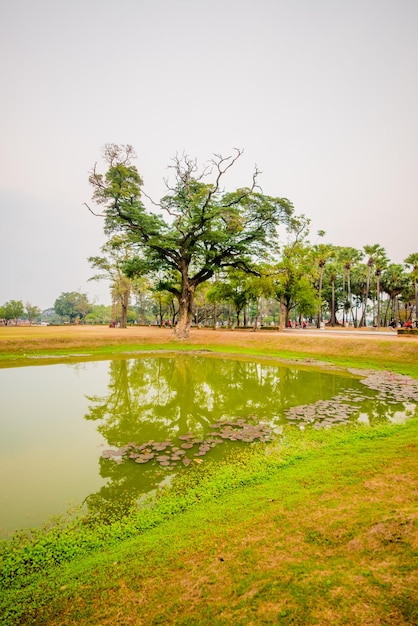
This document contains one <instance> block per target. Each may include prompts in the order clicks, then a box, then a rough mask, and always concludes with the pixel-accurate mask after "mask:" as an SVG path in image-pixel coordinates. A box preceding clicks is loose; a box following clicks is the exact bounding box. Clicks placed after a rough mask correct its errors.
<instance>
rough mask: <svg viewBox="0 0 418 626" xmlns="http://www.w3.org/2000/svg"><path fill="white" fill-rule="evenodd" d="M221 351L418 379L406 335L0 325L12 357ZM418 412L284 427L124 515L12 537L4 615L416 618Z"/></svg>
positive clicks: (300, 620)
mask: <svg viewBox="0 0 418 626" xmlns="http://www.w3.org/2000/svg"><path fill="white" fill-rule="evenodd" d="M143 350H148V351H149V350H169V351H173V350H210V351H213V352H215V353H220V352H222V353H227V354H252V355H257V356H260V357H274V358H283V359H286V360H291V361H297V362H301V361H302V362H303V363H305V364H310V363H312V362H318V361H320V362H323V363H326V364H331V363H332V364H337V365H339V366H355V367H360V368H376V369H392V370H393V371H396V372H400V373H403V374H409V375H411V376H415V377H417V378H418V363H417V353H418V342H417V340H416V339H414V338H398V337H397V336H396V335H388V336H387V337H385V336H383V337H382V336H371V335H367V337H366V336H364V337H358V336H354V335H350V334H349V333H344V334H341V336H340V335H338V336H335V335H333V336H327V335H326V333H325V334H321V335H316V336H308V335H302V333H294V334H292V333H277V332H263V333H252V332H251V331H250V332H237V331H201V330H196V331H194V332H193V333H192V335H191V338H190V340H188V341H187V342H180V343H179V342H177V341H175V340H174V339H173V337H172V335H171V333H170V331H168V330H164V329H157V328H151V329H144V328H137V329H128V330H126V331H124V330H119V329H108V328H103V327H99V328H94V327H93V328H91V327H71V328H53V327H47V328H34V329H31V328H22V329H20V328H0V366H3V367H10V366H17V365H19V366H20V365H21V366H23V365H34V364H38V363H42V364H43V363H52V362H55V361H58V360H62V359H63V358H64V359H70V360H80V359H92V358H114V357H117V356H118V355H119V356H125V355H126V354H127V353H135V354H137V353H140V352H141V351H143ZM417 426H418V418H415V419H411V420H410V421H409V422H407V423H406V424H405V425H391V424H386V425H385V424H382V425H379V426H377V427H375V428H373V429H372V428H367V427H366V426H359V425H356V426H350V427H348V426H340V427H338V428H333V429H330V430H321V431H315V430H308V429H307V430H306V431H305V432H300V431H299V430H297V429H295V428H293V427H286V428H285V430H284V433H283V436H282V437H281V438H280V439H279V440H278V441H277V442H275V443H273V444H269V445H268V446H265V447H264V446H262V445H261V444H258V445H254V446H251V447H250V448H248V450H246V451H245V453H242V452H241V453H235V454H234V455H233V456H231V457H230V458H229V459H228V460H227V461H226V462H224V463H222V464H218V465H216V464H212V463H210V462H206V461H205V462H204V463H202V464H201V465H197V464H196V465H195V464H193V465H194V467H193V468H187V469H186V470H185V471H184V472H182V473H181V474H180V475H179V476H178V477H177V478H176V479H175V482H174V484H173V488H172V489H171V490H167V491H163V492H159V493H158V494H157V496H156V497H155V498H154V500H153V501H149V502H147V503H146V504H145V505H143V506H142V508H141V509H139V510H135V511H132V513H131V515H129V516H127V517H124V518H122V519H117V518H116V519H114V520H113V522H111V523H106V524H104V523H103V522H101V521H100V519H99V520H95V521H94V522H92V521H91V520H89V519H88V518H85V517H83V516H82V515H81V514H80V516H78V517H77V518H76V519H72V520H71V521H68V520H67V521H62V522H56V523H55V525H53V526H52V527H49V529H44V530H40V531H36V532H34V533H33V534H32V535H31V536H27V535H16V536H15V537H14V538H13V539H12V540H11V541H9V542H2V543H0V546H1V552H0V563H1V565H0V568H1V571H0V624H1V625H2V626H3V625H4V626H14V625H17V624H21V625H25V626H26V625H31V624H33V625H41V624H42V625H45V624H47V625H57V626H58V625H62V626H67V625H68V626H69V625H73V624H86V625H88V624H91V625H98V624H100V625H103V626H104V625H107V624H109V625H110V624H112V625H113V624H121V625H129V624H133V625H138V626H139V625H144V626H147V625H157V624H179V625H180V624H183V625H186V624H187V625H208V626H209V624H210V625H219V626H222V625H224V624H225V625H226V624H228V625H229V624H234V625H235V624H238V625H241V624H242V625H243V626H244V625H247V624H320V625H328V624H329V625H331V624H332V625H335V624H350V625H353V624H361V625H363V624H368V625H374V624H376V625H381V624H393V625H395V624H396V626H398V625H412V624H417V623H418V601H417V594H416V593H415V589H416V588H417V587H418V580H417V569H416V558H417V556H418V555H417V548H418V533H417V514H416V488H417V481H416V477H417V475H418V455H417V446H418V437H417Z"/></svg>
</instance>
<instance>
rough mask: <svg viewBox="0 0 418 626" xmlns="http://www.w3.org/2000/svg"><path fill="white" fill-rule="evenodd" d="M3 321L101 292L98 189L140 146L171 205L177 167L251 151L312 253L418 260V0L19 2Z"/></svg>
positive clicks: (2, 175) (3, 196) (9, 44)
mask: <svg viewBox="0 0 418 626" xmlns="http://www.w3.org/2000/svg"><path fill="white" fill-rule="evenodd" d="M0 24H1V38H0V64H1V78H2V98H1V108H0V111H1V115H0V210H1V214H0V217H1V222H0V304H3V303H4V302H5V301H7V300H10V299H16V300H23V302H25V303H26V302H30V303H31V304H35V305H38V306H40V307H41V308H46V307H49V306H53V304H54V302H55V300H56V298H57V297H58V296H59V295H60V294H61V293H62V292H64V291H77V290H80V291H82V292H85V293H88V295H89V297H90V299H91V300H93V301H94V300H95V301H97V302H100V303H109V296H108V285H107V284H106V283H103V284H100V283H96V282H88V278H89V277H90V276H92V275H93V273H94V272H93V270H92V269H91V268H90V266H89V264H88V262H87V257H88V256H92V255H97V254H99V252H100V247H101V246H102V245H103V243H104V241H105V239H104V236H103V234H102V223H101V221H100V219H99V218H95V217H94V216H92V215H91V214H90V213H89V212H88V211H87V209H86V208H85V207H84V206H83V202H90V199H91V189H90V188H89V184H88V173H89V171H90V170H91V168H92V166H93V165H94V163H95V161H98V162H99V164H100V154H101V150H102V148H103V146H104V145H105V144H106V143H124V144H126V143H129V144H132V145H133V146H134V148H135V150H136V153H137V155H138V160H137V163H136V164H137V167H138V169H139V171H140V173H141V175H142V177H143V178H144V181H145V189H146V191H147V192H148V193H150V194H151V195H152V196H153V197H155V198H156V199H158V198H159V197H160V196H161V195H162V194H163V192H164V184H163V179H164V178H165V177H166V176H167V166H168V165H169V163H170V159H171V158H172V157H173V156H174V155H175V154H176V153H183V152H186V153H187V154H189V155H190V156H195V157H197V158H198V159H199V161H200V162H202V163H203V162H205V161H207V160H209V159H210V158H211V156H212V155H213V154H214V153H221V154H223V155H228V154H230V153H231V151H232V149H233V148H234V147H239V148H242V149H244V155H243V157H242V158H241V159H240V162H239V165H237V166H236V167H235V168H234V170H233V171H231V175H230V177H229V178H228V179H227V180H226V181H225V184H226V187H227V188H228V189H232V188H234V187H235V186H242V185H247V184H248V183H249V182H250V180H251V174H252V171H253V168H254V165H255V164H257V166H258V168H259V169H260V170H261V171H262V175H261V177H260V179H259V182H260V184H261V186H262V189H263V191H264V192H265V193H268V194H271V195H275V196H282V197H287V198H289V199H290V200H291V201H292V202H293V204H294V206H295V210H296V213H304V214H305V215H307V216H308V217H309V218H310V219H311V220H312V227H311V241H315V238H316V237H315V233H316V232H317V231H318V230H320V229H323V230H325V231H326V237H325V239H324V240H323V241H325V242H328V243H332V244H335V245H350V246H354V247H357V248H362V247H363V246H364V245H367V244H374V243H379V244H380V245H382V246H383V247H384V248H385V249H386V252H387V254H388V256H389V257H390V259H391V260H392V261H393V262H396V263H399V262H402V261H403V260H404V259H405V257H406V256H408V255H409V254H411V253H412V252H418V211H417V209H418V36H417V27H418V1H417V0H293V1H292V2H289V0H286V1H284V0H257V2H255V1H254V0H252V1H251V2H250V1H248V0H211V1H210V2H208V1H206V2H203V1H201V0H177V1H176V2H173V1H171V0H112V1H111V0H72V1H71V2H70V1H64V0H35V1H34V0H14V1H13V2H6V0H2V1H1V5H0Z"/></svg>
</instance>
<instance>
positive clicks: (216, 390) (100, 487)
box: [0, 354, 418, 537]
mask: <svg viewBox="0 0 418 626" xmlns="http://www.w3.org/2000/svg"><path fill="white" fill-rule="evenodd" d="M358 374H359V373H358V372H355V371H352V372H351V373H350V372H346V373H343V372H341V371H332V370H327V371H323V370H321V369H318V368H316V369H315V368H310V369H309V368H307V367H302V366H294V365H292V366H291V365H283V364H278V363H275V362H272V361H269V360H261V359H259V360H248V359H244V358H240V359H236V358H222V357H216V358H215V357H213V356H209V355H203V354H196V355H190V354H189V355H184V354H182V355H176V356H173V355H164V356H161V355H160V356H155V355H153V356H142V357H141V358H125V359H117V360H111V361H94V362H84V363H72V364H69V363H67V364H64V363H63V364H59V365H42V366H39V365H38V366H33V367H22V368H8V369H0V389H1V394H0V471H1V476H2V483H1V487H0V533H1V536H3V537H5V536H7V535H8V534H10V532H12V531H14V530H17V529H23V528H28V527H35V526H40V525H42V523H44V522H45V521H46V520H47V519H48V518H50V516H52V515H59V514H62V513H65V512H66V511H67V510H68V509H69V508H70V507H71V506H78V505H80V504H81V503H84V506H85V507H86V508H87V509H88V510H89V511H92V512H96V513H97V512H103V511H106V510H111V509H112V507H113V508H115V507H116V508H118V509H119V510H121V511H123V510H125V509H127V508H129V507H130V506H131V505H132V503H133V502H136V501H138V499H139V498H140V497H141V496H142V495H143V494H146V493H148V492H150V491H151V490H153V489H155V488H157V487H158V486H159V485H161V484H164V482H166V481H168V480H169V479H170V476H172V475H173V474H174V473H175V472H178V471H187V466H188V465H190V464H192V463H195V462H196V463H202V462H205V461H206V459H208V458H213V459H219V458H221V457H222V455H223V454H225V452H226V451H227V450H228V449H230V447H231V446H248V445H250V444H251V443H252V442H257V441H268V440H271V439H273V438H275V437H277V436H279V434H280V431H281V428H282V427H283V425H284V424H286V423H290V424H293V425H294V427H295V428H300V429H304V428H309V427H315V428H322V427H329V426H330V425H333V424H339V423H346V422H348V421H356V420H357V421H361V422H366V423H373V422H374V421H376V420H382V419H390V420H392V421H402V420H404V419H406V418H408V417H409V416H411V415H413V413H414V411H415V407H416V402H417V401H418V390H417V389H416V382H417V381H411V380H410V379H407V378H406V377H395V376H394V375H391V374H387V375H385V376H386V378H385V377H384V376H383V375H382V374H379V375H377V376H376V375H373V374H372V373H371V374H370V376H369V377H368V378H367V379H365V378H364V377H363V378H360V377H359V375H358ZM365 382H366V384H365ZM414 385H415V386H414Z"/></svg>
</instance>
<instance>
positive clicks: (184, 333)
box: [174, 278, 194, 339]
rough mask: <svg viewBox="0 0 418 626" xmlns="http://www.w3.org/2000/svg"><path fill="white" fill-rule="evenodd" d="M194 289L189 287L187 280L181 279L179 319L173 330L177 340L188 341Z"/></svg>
mask: <svg viewBox="0 0 418 626" xmlns="http://www.w3.org/2000/svg"><path fill="white" fill-rule="evenodd" d="M193 300H194V287H191V286H190V285H189V282H188V280H187V279H185V278H183V284H182V290H181V294H180V297H179V298H178V301H179V318H178V322H177V324H176V327H175V329H174V335H175V336H176V337H177V339H188V337H189V335H190V327H191V325H192V318H193Z"/></svg>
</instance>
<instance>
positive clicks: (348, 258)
mask: <svg viewBox="0 0 418 626" xmlns="http://www.w3.org/2000/svg"><path fill="white" fill-rule="evenodd" d="M340 255H341V256H340V258H341V262H342V264H343V268H344V270H345V272H346V276H347V300H346V305H345V306H344V308H345V309H347V321H348V318H349V313H350V312H351V317H352V320H353V322H354V315H353V307H352V301H351V269H352V267H353V266H355V265H356V264H357V263H358V262H359V261H360V259H361V257H362V253H361V252H360V250H357V249H356V248H350V247H345V248H341V253H340ZM343 321H344V318H343Z"/></svg>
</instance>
